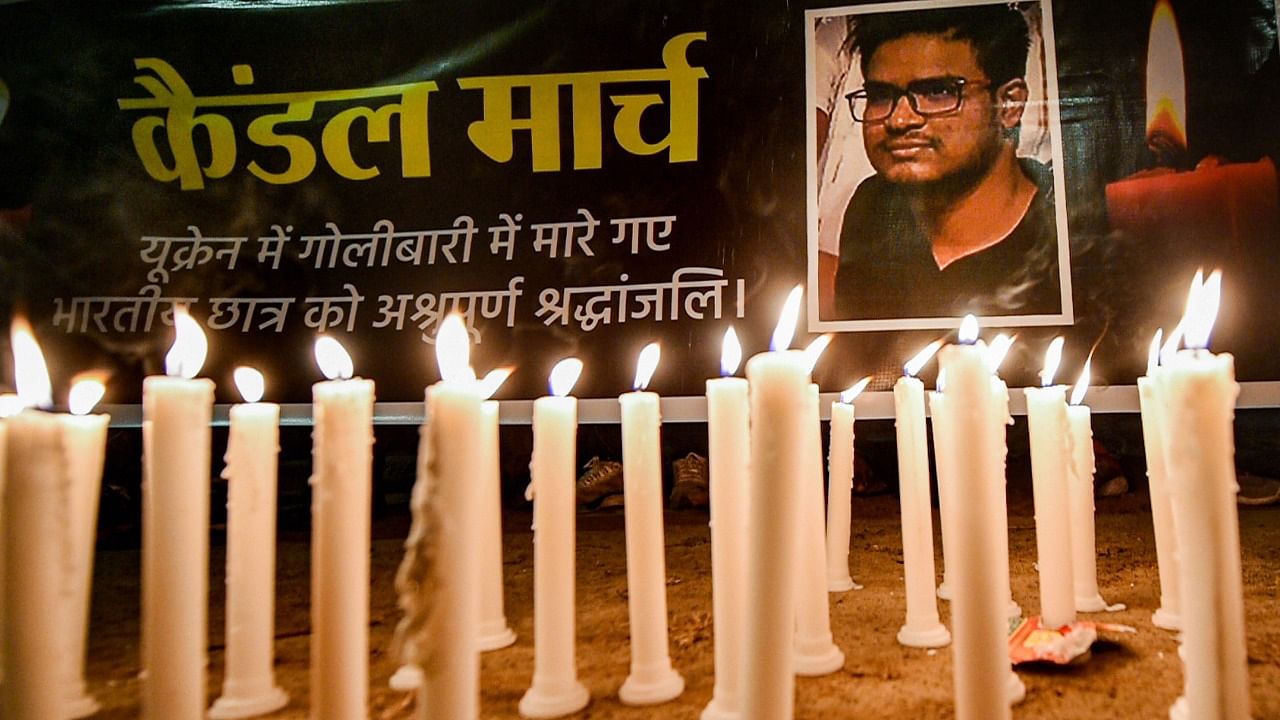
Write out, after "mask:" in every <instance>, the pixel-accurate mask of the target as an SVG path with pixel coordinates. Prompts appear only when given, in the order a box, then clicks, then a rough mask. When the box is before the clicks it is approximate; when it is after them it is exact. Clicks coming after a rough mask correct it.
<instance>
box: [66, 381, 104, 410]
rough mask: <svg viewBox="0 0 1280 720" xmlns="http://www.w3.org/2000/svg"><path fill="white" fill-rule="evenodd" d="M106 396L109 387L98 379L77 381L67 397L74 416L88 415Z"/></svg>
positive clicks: (68, 405)
mask: <svg viewBox="0 0 1280 720" xmlns="http://www.w3.org/2000/svg"><path fill="white" fill-rule="evenodd" d="M106 394H107V386H106V385H103V384H102V381H101V380H98V379H97V378H85V379H83V380H77V381H76V382H75V384H73V385H72V386H71V393H70V394H69V395H68V396H67V407H68V408H70V409H71V414H72V415H88V414H89V413H91V412H93V408H94V406H95V405H97V404H98V402H99V401H101V400H102V396H104V395H106Z"/></svg>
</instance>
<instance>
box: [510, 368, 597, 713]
mask: <svg viewBox="0 0 1280 720" xmlns="http://www.w3.org/2000/svg"><path fill="white" fill-rule="evenodd" d="M580 372H582V361H581V360H578V359H576V358H569V359H566V360H561V361H560V362H559V363H557V364H556V367H555V369H554V370H552V372H551V393H552V394H551V396H549V397H541V398H538V399H537V400H535V401H534V403H533V459H532V461H531V462H530V465H529V470H530V472H531V474H532V476H533V493H534V496H533V661H534V665H533V684H532V686H531V687H530V688H529V690H528V691H526V692H525V694H524V697H522V698H520V707H519V710H520V715H521V716H522V717H526V718H555V717H561V716H563V715H569V714H571V713H575V712H577V711H579V710H581V709H582V708H584V707H586V706H587V702H588V701H590V699H591V696H590V694H589V693H588V692H587V688H586V687H585V686H584V685H583V684H582V683H581V682H580V681H579V680H578V668H577V663H576V660H575V658H574V594H575V592H574V590H575V584H574V525H575V522H576V513H577V506H576V496H575V484H574V468H575V467H576V462H575V459H576V457H577V431H578V401H577V399H576V398H574V397H571V396H569V392H570V391H572V389H573V385H574V383H575V382H577V380H578V374H579V373H580Z"/></svg>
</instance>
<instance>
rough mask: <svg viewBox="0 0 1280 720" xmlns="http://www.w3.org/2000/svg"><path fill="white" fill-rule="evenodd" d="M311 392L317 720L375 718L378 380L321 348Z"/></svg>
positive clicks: (330, 348)
mask: <svg viewBox="0 0 1280 720" xmlns="http://www.w3.org/2000/svg"><path fill="white" fill-rule="evenodd" d="M316 361H317V362H318V363H319V365H320V368H321V370H322V371H323V372H324V374H325V377H327V378H329V379H328V380H326V381H323V382H318V383H316V384H315V385H313V386H312V388H311V391H312V402H313V405H312V413H313V418H312V421H313V423H314V429H313V430H312V438H313V440H312V442H313V444H312V475H311V522H312V528H311V538H312V539H311V718H312V720H347V719H349V718H363V717H365V716H366V715H367V713H368V707H367V697H368V693H369V551H370V528H369V523H370V518H369V513H370V497H371V493H372V488H373V486H372V475H373V392H374V385H373V381H372V380H365V379H363V378H352V374H353V372H354V369H353V367H352V363H351V357H350V356H349V355H347V353H346V351H345V350H344V349H343V348H342V346H341V345H339V344H338V342H337V341H336V340H333V339H332V338H328V337H321V338H320V339H318V340H317V341H316Z"/></svg>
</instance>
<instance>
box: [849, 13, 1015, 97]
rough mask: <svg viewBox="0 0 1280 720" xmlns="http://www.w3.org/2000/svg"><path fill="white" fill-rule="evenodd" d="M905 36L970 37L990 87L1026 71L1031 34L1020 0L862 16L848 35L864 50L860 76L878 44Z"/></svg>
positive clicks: (878, 47)
mask: <svg viewBox="0 0 1280 720" xmlns="http://www.w3.org/2000/svg"><path fill="white" fill-rule="evenodd" d="M907 35H942V36H945V37H946V38H947V39H950V40H965V41H968V42H969V43H970V44H971V45H972V46H973V49H974V52H975V54H976V55H977V56H978V66H979V67H981V68H982V71H983V72H984V73H986V74H987V78H988V79H990V80H991V83H992V87H993V88H994V87H999V86H1000V85H1003V84H1004V83H1006V82H1008V81H1010V80H1012V79H1014V78H1020V77H1023V76H1024V75H1025V74H1026V67H1027V50H1028V48H1029V47H1030V46H1031V38H1030V35H1029V32H1028V30H1027V20H1026V18H1025V17H1024V16H1023V14H1022V8H1021V4H1019V3H1000V4H998V5H978V6H974V7H956V8H939V9H937V10H918V11H905V12H886V13H878V14H874V15H864V16H861V17H859V18H858V19H857V20H856V22H855V23H854V26H853V34H852V38H851V39H852V47H853V49H854V50H858V51H860V52H861V54H862V75H863V77H866V75H867V67H868V66H869V65H870V64H871V57H872V56H873V55H875V53H876V50H878V49H880V46H881V45H883V44H884V43H886V42H889V41H890V40H897V39H898V38H901V37H905V36H907Z"/></svg>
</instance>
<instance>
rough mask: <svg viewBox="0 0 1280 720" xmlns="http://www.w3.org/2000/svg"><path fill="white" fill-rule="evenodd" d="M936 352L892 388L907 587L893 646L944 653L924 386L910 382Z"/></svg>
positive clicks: (910, 366)
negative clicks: (903, 615) (903, 616)
mask: <svg viewBox="0 0 1280 720" xmlns="http://www.w3.org/2000/svg"><path fill="white" fill-rule="evenodd" d="M939 347H941V343H940V342H934V343H931V344H930V345H929V346H928V347H926V348H925V349H924V351H922V352H921V353H919V354H917V355H916V356H915V357H914V358H912V359H911V361H910V362H908V363H907V365H906V367H905V368H904V370H905V373H904V375H903V377H901V378H899V379H898V381H897V382H896V383H895V384H894V386H893V410H894V413H893V415H894V426H895V429H896V431H897V441H898V488H899V494H900V496H901V503H902V563H903V570H902V572H903V577H904V579H905V583H906V596H907V617H906V623H905V624H903V626H902V627H901V628H900V629H899V630H898V642H899V643H902V644H903V645H906V646H908V647H922V648H934V647H943V646H945V645H947V644H948V643H950V642H951V633H950V632H948V631H947V628H946V627H945V626H944V625H943V624H942V622H941V621H940V620H939V619H938V600H937V597H936V596H935V587H934V583H935V582H936V577H935V574H934V567H933V507H932V505H931V503H930V501H929V496H930V493H929V447H928V442H927V440H926V437H925V426H924V383H922V382H920V381H919V380H917V379H916V378H915V377H914V376H915V374H916V373H918V372H919V371H920V368H921V367H923V365H924V364H925V363H926V362H928V361H929V359H930V358H932V357H933V354H934V353H935V352H937V351H938V348H939Z"/></svg>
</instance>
